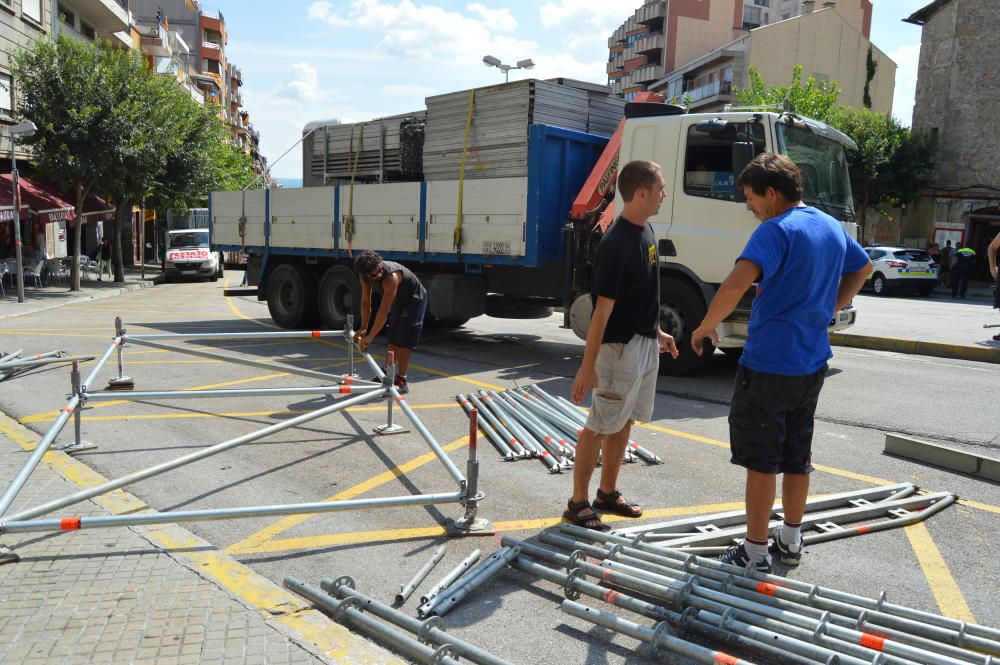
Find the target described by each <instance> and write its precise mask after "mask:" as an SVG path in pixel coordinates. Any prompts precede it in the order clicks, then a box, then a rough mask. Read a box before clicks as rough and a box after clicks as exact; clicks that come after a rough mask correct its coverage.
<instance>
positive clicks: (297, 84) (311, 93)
mask: <svg viewBox="0 0 1000 665" xmlns="http://www.w3.org/2000/svg"><path fill="white" fill-rule="evenodd" d="M275 93H276V95H277V96H278V98H280V99H284V100H287V101H289V102H292V103H302V102H314V101H317V100H319V98H320V96H321V95H320V89H319V73H318V72H317V71H316V68H315V67H313V66H312V65H310V64H309V63H306V62H297V63H295V64H294V65H292V67H291V74H290V76H289V78H288V80H287V81H285V82H284V83H281V84H280V85H279V86H278V89H277V90H276V91H275Z"/></svg>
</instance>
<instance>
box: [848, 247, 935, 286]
mask: <svg viewBox="0 0 1000 665" xmlns="http://www.w3.org/2000/svg"><path fill="white" fill-rule="evenodd" d="M865 251H866V252H868V256H869V257H870V258H871V260H872V265H873V266H874V268H875V269H874V270H872V274H871V275H869V276H868V279H867V281H865V288H870V289H871V290H872V291H873V292H874V293H875V295H877V296H884V295H886V293H888V292H889V291H890V290H893V291H894V290H896V289H901V288H910V289H916V291H917V293H919V294H920V295H922V296H929V295H931V293H933V291H934V287H935V286H936V285H937V281H938V264H937V263H935V262H934V260H933V259H932V258H931V255H930V254H928V253H927V251H926V250H923V249H914V248H913V247H893V246H883V245H877V246H874V247H865Z"/></svg>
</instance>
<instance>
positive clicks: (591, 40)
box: [203, 0, 929, 178]
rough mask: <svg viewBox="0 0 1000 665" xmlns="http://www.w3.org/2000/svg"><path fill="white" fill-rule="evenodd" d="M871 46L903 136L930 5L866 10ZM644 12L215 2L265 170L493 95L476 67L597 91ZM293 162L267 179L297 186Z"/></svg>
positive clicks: (416, 3)
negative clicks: (383, 125)
mask: <svg viewBox="0 0 1000 665" xmlns="http://www.w3.org/2000/svg"><path fill="white" fill-rule="evenodd" d="M873 1H874V5H875V12H874V17H873V24H872V41H873V42H874V43H875V44H876V45H877V46H878V47H879V48H881V49H882V50H883V51H885V52H886V53H887V54H888V55H889V57H891V58H892V59H893V60H894V61H895V62H896V63H897V64H898V65H899V70H898V71H897V74H896V92H895V97H894V100H895V103H894V106H893V114H894V115H895V116H896V117H897V118H899V119H900V120H901V121H903V122H904V123H905V124H907V125H909V123H910V117H911V114H912V106H913V94H914V86H915V84H916V64H917V58H918V56H919V51H920V28H919V27H917V26H913V25H910V24H907V23H902V22H901V21H900V19H901V18H904V17H906V16H909V15H910V14H911V13H912V12H914V11H916V10H917V9H919V8H921V7H923V6H925V5H926V4H928V2H929V0H873ZM641 4H642V0H541V1H535V2H529V1H527V0H477V1H471V2H470V1H468V0H464V1H459V0H284V2H281V3H273V2H264V1H263V0H240V1H237V0H216V4H215V5H210V4H208V3H207V2H206V3H203V7H204V8H205V9H208V10H214V9H219V10H221V11H222V13H223V14H224V15H225V18H226V26H227V29H228V31H229V46H228V49H227V55H228V56H229V58H230V60H231V61H232V62H234V63H235V64H237V65H239V66H240V67H241V68H242V70H243V79H244V86H243V96H244V105H245V106H246V108H247V110H248V111H249V112H250V116H251V121H252V122H253V123H254V125H255V126H256V127H257V129H258V130H259V131H260V134H261V144H262V149H263V151H264V154H265V155H266V156H267V157H268V159H269V160H270V161H271V162H272V163H273V162H274V160H276V159H277V158H278V157H279V156H280V155H281V154H282V153H284V152H285V151H286V150H287V149H288V148H289V147H291V146H292V145H293V144H294V143H295V142H296V141H297V140H298V138H299V136H300V135H301V131H302V127H303V125H305V124H306V123H307V122H310V121H312V120H318V119H323V118H340V119H341V120H342V121H344V122H355V121H360V120H368V119H371V118H374V117H378V116H381V115H390V114H395V113H405V112H408V111H415V110H419V109H422V108H423V107H424V97H426V96H428V95H433V94H439V93H443V92H450V91H455V90H463V89H467V88H471V87H477V86H483V85H490V84H492V83H496V82H499V81H502V80H503V74H502V73H501V72H500V71H499V70H497V69H495V68H490V67H486V66H484V65H483V64H482V57H483V56H484V55H487V54H490V55H494V56H496V57H498V58H500V59H501V60H502V61H503V62H505V63H507V62H511V63H513V62H516V61H518V60H521V59H524V58H532V59H533V60H534V61H535V63H537V66H536V67H535V69H533V70H531V71H530V72H523V71H513V72H511V80H515V79H517V78H525V77H528V76H532V77H538V78H549V77H554V76H566V77H570V78H577V79H584V80H591V81H597V82H601V83H605V82H606V81H607V78H606V75H605V73H604V66H605V62H606V61H607V53H608V51H607V37H608V35H609V34H610V33H611V31H612V30H614V28H615V27H617V26H618V25H619V24H621V22H622V21H623V20H624V19H625V18H626V17H628V16H629V15H630V14H631V13H632V11H633V10H634V9H635V8H636V7H638V6H640V5H641ZM301 170H302V167H301V152H300V150H299V149H297V148H296V149H295V150H292V151H291V152H290V153H289V154H288V155H287V156H286V157H284V158H283V159H282V160H281V161H280V162H278V163H277V164H275V166H274V168H273V170H272V174H273V175H274V176H275V177H283V178H299V177H301Z"/></svg>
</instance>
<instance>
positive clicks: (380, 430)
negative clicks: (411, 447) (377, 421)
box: [372, 425, 410, 436]
mask: <svg viewBox="0 0 1000 665" xmlns="http://www.w3.org/2000/svg"><path fill="white" fill-rule="evenodd" d="M372 431H373V432H375V433H376V434H378V435H380V436H388V435H390V434H405V433H406V432H409V431H410V430H408V429H406V428H405V427H400V426H399V425H379V426H378V427H376V428H375V429H373V430H372Z"/></svg>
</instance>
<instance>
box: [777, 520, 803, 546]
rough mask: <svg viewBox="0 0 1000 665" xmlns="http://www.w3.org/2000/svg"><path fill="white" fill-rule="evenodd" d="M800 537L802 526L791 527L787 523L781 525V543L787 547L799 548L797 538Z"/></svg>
mask: <svg viewBox="0 0 1000 665" xmlns="http://www.w3.org/2000/svg"><path fill="white" fill-rule="evenodd" d="M801 537H802V525H801V524H796V525H795V526H791V525H789V524H788V522H785V523H783V524H782V525H781V542H783V543H784V544H785V545H786V546H787V545H794V546H795V547H798V546H799V538H801Z"/></svg>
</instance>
